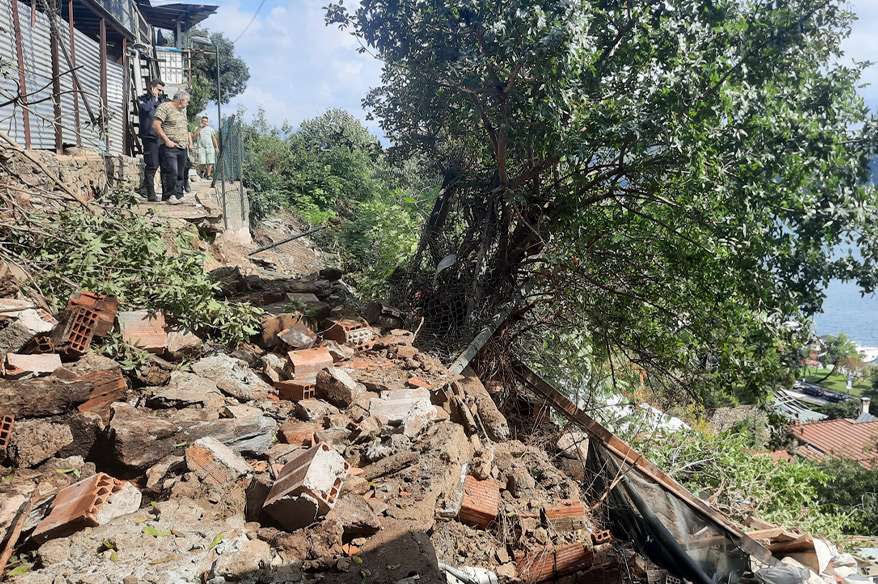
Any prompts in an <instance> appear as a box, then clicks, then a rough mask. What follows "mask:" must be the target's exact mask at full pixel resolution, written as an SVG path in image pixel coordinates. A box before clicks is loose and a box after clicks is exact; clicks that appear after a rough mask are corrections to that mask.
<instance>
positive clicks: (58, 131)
mask: <svg viewBox="0 0 878 584" xmlns="http://www.w3.org/2000/svg"><path fill="white" fill-rule="evenodd" d="M55 33H56V31H55V27H50V33H49V37H50V41H49V44H50V49H51V52H52V112H53V113H54V116H55V153H56V154H64V128H62V127H61V63H60V61H59V56H58V35H57V34H55Z"/></svg>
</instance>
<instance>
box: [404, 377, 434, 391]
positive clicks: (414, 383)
mask: <svg viewBox="0 0 878 584" xmlns="http://www.w3.org/2000/svg"><path fill="white" fill-rule="evenodd" d="M405 384H406V385H407V386H408V387H415V388H417V387H420V388H423V389H432V388H433V386H432V385H430V383H429V382H428V381H424V380H423V379H421V378H420V377H409V378H408V379H407V380H406V382H405Z"/></svg>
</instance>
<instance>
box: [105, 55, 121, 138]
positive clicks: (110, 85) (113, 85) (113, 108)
mask: <svg viewBox="0 0 878 584" xmlns="http://www.w3.org/2000/svg"><path fill="white" fill-rule="evenodd" d="M124 71H125V69H124V67H122V65H119V64H118V63H112V62H111V63H107V101H108V102H109V104H108V111H109V112H110V147H109V149H108V151H109V152H110V153H111V154H123V152H122V136H123V133H124V131H125V119H124V118H125V108H124V107H123V103H122V82H123V81H124Z"/></svg>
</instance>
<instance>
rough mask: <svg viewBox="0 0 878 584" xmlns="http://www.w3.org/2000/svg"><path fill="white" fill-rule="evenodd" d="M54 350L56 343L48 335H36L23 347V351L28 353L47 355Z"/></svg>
mask: <svg viewBox="0 0 878 584" xmlns="http://www.w3.org/2000/svg"><path fill="white" fill-rule="evenodd" d="M54 352H55V343H53V342H52V339H51V338H50V337H48V336H46V335H37V336H35V337H34V338H32V339H31V340H30V341H29V342H28V343H27V344H26V345H25V346H24V347H23V348H22V349H21V353H24V354H27V355H47V354H49V353H54Z"/></svg>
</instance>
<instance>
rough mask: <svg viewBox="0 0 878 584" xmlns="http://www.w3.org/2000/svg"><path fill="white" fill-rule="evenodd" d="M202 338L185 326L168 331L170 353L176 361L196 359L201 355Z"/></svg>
mask: <svg viewBox="0 0 878 584" xmlns="http://www.w3.org/2000/svg"><path fill="white" fill-rule="evenodd" d="M202 345H203V343H202V341H201V338H200V337H198V335H196V334H195V333H193V332H192V331H190V330H189V329H187V328H185V327H179V328H175V329H171V330H170V331H169V332H168V349H167V351H168V355H169V356H170V357H171V359H174V360H175V361H180V360H181V359H194V358H195V357H198V356H199V355H201V347H202Z"/></svg>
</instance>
